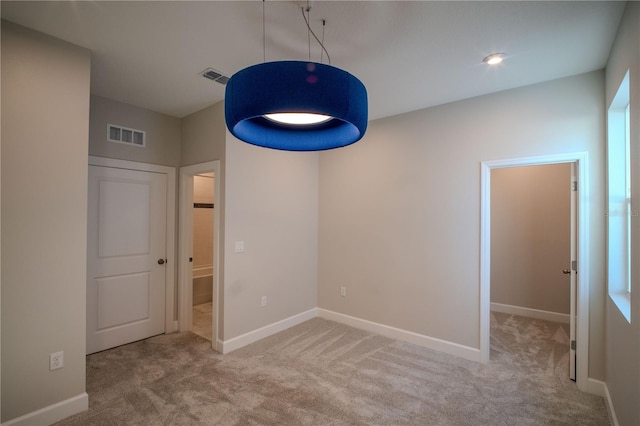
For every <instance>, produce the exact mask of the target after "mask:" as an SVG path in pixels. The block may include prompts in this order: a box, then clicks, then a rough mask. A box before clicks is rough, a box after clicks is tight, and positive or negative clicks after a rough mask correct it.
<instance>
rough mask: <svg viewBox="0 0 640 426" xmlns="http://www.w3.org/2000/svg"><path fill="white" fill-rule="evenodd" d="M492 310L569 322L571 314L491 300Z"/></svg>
mask: <svg viewBox="0 0 640 426" xmlns="http://www.w3.org/2000/svg"><path fill="white" fill-rule="evenodd" d="M491 310H492V311H495V312H502V313H504V314H511V315H520V316H523V317H529V318H536V319H541V320H546V321H553V322H562V323H565V324H569V320H570V318H571V316H570V315H569V314H561V313H558V312H550V311H542V310H540V309H531V308H523V307H522V306H513V305H504V304H502V303H493V302H491Z"/></svg>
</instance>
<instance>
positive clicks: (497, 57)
mask: <svg viewBox="0 0 640 426" xmlns="http://www.w3.org/2000/svg"><path fill="white" fill-rule="evenodd" d="M503 59H504V53H492V54H491V55H489V56H487V57H485V58H484V59H483V60H482V62H484V63H485V64H487V65H497V64H499V63H500V62H502V60H503Z"/></svg>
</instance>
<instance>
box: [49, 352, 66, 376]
mask: <svg viewBox="0 0 640 426" xmlns="http://www.w3.org/2000/svg"><path fill="white" fill-rule="evenodd" d="M62 367H64V351H60V352H54V353H51V354H49V370H50V371H52V370H57V369H58V368H62Z"/></svg>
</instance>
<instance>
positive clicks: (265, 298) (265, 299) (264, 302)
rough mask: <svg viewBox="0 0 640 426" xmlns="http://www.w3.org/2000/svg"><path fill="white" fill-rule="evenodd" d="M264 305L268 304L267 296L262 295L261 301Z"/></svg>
mask: <svg viewBox="0 0 640 426" xmlns="http://www.w3.org/2000/svg"><path fill="white" fill-rule="evenodd" d="M260 304H261V305H262V306H267V296H262V301H261V302H260Z"/></svg>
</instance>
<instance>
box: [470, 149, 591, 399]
mask: <svg viewBox="0 0 640 426" xmlns="http://www.w3.org/2000/svg"><path fill="white" fill-rule="evenodd" d="M558 163H574V164H575V168H576V177H577V179H578V200H577V222H578V223H577V251H578V252H577V261H578V270H579V273H578V274H577V280H578V282H577V286H578V291H577V297H576V298H577V321H576V322H577V324H576V326H577V336H576V344H577V351H576V357H577V360H578V361H577V368H576V383H577V385H578V388H579V389H580V390H582V391H584V392H590V393H595V394H600V389H599V387H598V386H597V384H595V383H592V382H591V381H590V380H589V277H590V271H589V267H588V265H589V226H590V222H589V204H588V201H589V196H590V194H589V188H590V187H589V154H588V152H577V153H566V154H556V155H548V156H537V157H523V158H513V159H505V160H493V161H483V162H482V163H481V165H480V168H481V171H480V173H481V174H480V357H481V360H482V361H483V362H489V350H490V326H491V318H490V311H491V296H490V295H491V290H490V289H491V288H490V277H491V170H492V169H497V168H505V167H517V166H536V165H543V164H558Z"/></svg>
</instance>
